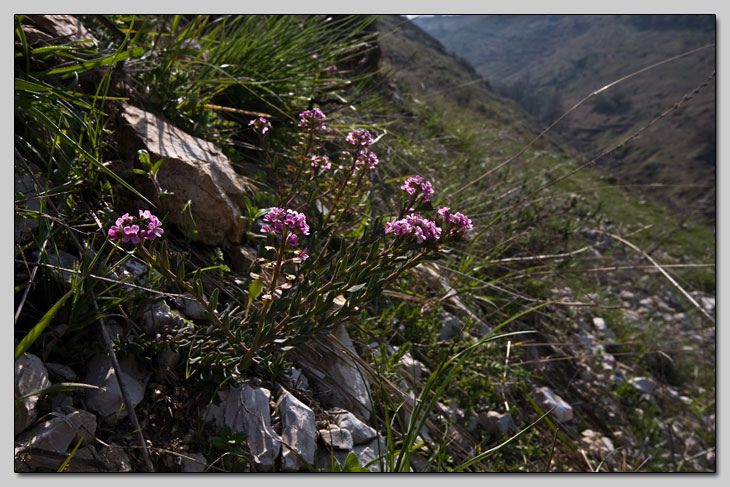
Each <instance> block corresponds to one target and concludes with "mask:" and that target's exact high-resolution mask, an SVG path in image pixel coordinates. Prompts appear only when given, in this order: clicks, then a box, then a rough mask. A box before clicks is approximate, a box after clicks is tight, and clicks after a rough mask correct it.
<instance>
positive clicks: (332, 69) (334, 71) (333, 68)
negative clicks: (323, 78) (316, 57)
mask: <svg viewBox="0 0 730 487" xmlns="http://www.w3.org/2000/svg"><path fill="white" fill-rule="evenodd" d="M325 71H329V72H330V73H336V72H337V66H336V65H334V64H331V65H329V66H327V67H326V68H325Z"/></svg>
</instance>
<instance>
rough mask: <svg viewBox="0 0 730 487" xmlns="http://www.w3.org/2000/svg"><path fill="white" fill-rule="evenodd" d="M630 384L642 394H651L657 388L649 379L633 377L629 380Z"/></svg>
mask: <svg viewBox="0 0 730 487" xmlns="http://www.w3.org/2000/svg"><path fill="white" fill-rule="evenodd" d="M629 384H631V385H632V386H634V388H636V390H637V391H639V392H641V393H642V394H651V393H652V392H654V389H655V388H656V384H654V382H653V381H652V380H651V379H649V378H647V377H632V378H631V379H629Z"/></svg>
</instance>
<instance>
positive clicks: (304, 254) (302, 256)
mask: <svg viewBox="0 0 730 487" xmlns="http://www.w3.org/2000/svg"><path fill="white" fill-rule="evenodd" d="M297 257H299V258H300V259H302V262H304V261H305V260H307V259H308V258H309V254H308V253H307V249H306V248H305V249H302V250H300V251H299V255H297Z"/></svg>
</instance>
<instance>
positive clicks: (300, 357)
mask: <svg viewBox="0 0 730 487" xmlns="http://www.w3.org/2000/svg"><path fill="white" fill-rule="evenodd" d="M333 336H334V337H335V338H337V339H338V340H339V341H340V342H342V344H343V345H344V346H345V347H347V348H348V349H349V350H351V351H353V352H354V351H355V347H354V346H353V344H352V341H351V340H350V336H349V335H348V334H347V329H346V328H345V326H344V325H340V326H338V327H337V328H336V329H335V331H334V333H333ZM291 358H292V361H293V362H294V364H295V365H296V366H297V367H299V368H300V369H302V371H303V372H304V373H305V374H306V375H307V377H308V378H309V382H310V384H311V385H312V387H313V388H314V389H315V395H316V396H317V398H318V400H319V401H320V402H321V403H322V404H324V405H327V406H336V407H341V408H343V409H346V410H348V411H350V412H352V413H353V414H354V415H355V416H357V417H358V418H360V419H361V420H363V421H367V420H368V419H369V418H370V413H371V411H372V403H371V402H370V384H369V383H368V382H367V380H366V378H365V374H364V372H363V371H362V370H360V368H359V367H358V366H357V365H356V364H355V363H353V362H352V360H351V359H350V358H349V357H348V356H347V355H345V353H344V352H339V351H338V348H337V347H336V346H334V345H333V344H331V342H329V341H328V340H327V339H326V338H325V337H324V336H316V337H314V338H312V339H310V340H308V341H307V342H305V343H303V344H301V345H299V346H297V347H296V348H295V349H294V350H292V351H291Z"/></svg>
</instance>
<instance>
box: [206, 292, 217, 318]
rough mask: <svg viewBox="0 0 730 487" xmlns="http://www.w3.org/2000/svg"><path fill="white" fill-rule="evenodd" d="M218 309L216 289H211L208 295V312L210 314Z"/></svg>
mask: <svg viewBox="0 0 730 487" xmlns="http://www.w3.org/2000/svg"><path fill="white" fill-rule="evenodd" d="M216 307H218V288H215V289H213V292H212V293H210V300H209V301H208V311H210V312H211V313H212V312H213V311H215V309H216Z"/></svg>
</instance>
